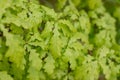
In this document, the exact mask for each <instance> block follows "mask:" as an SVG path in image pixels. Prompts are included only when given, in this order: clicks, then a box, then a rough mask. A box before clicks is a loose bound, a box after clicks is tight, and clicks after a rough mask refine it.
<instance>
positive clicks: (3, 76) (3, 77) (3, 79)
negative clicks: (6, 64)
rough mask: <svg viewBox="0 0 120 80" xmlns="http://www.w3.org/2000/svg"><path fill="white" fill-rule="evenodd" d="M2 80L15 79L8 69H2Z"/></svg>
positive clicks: (0, 75)
mask: <svg viewBox="0 0 120 80" xmlns="http://www.w3.org/2000/svg"><path fill="white" fill-rule="evenodd" d="M0 80H14V79H13V78H12V77H11V76H10V75H9V74H8V73H7V72H6V71H0Z"/></svg>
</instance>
